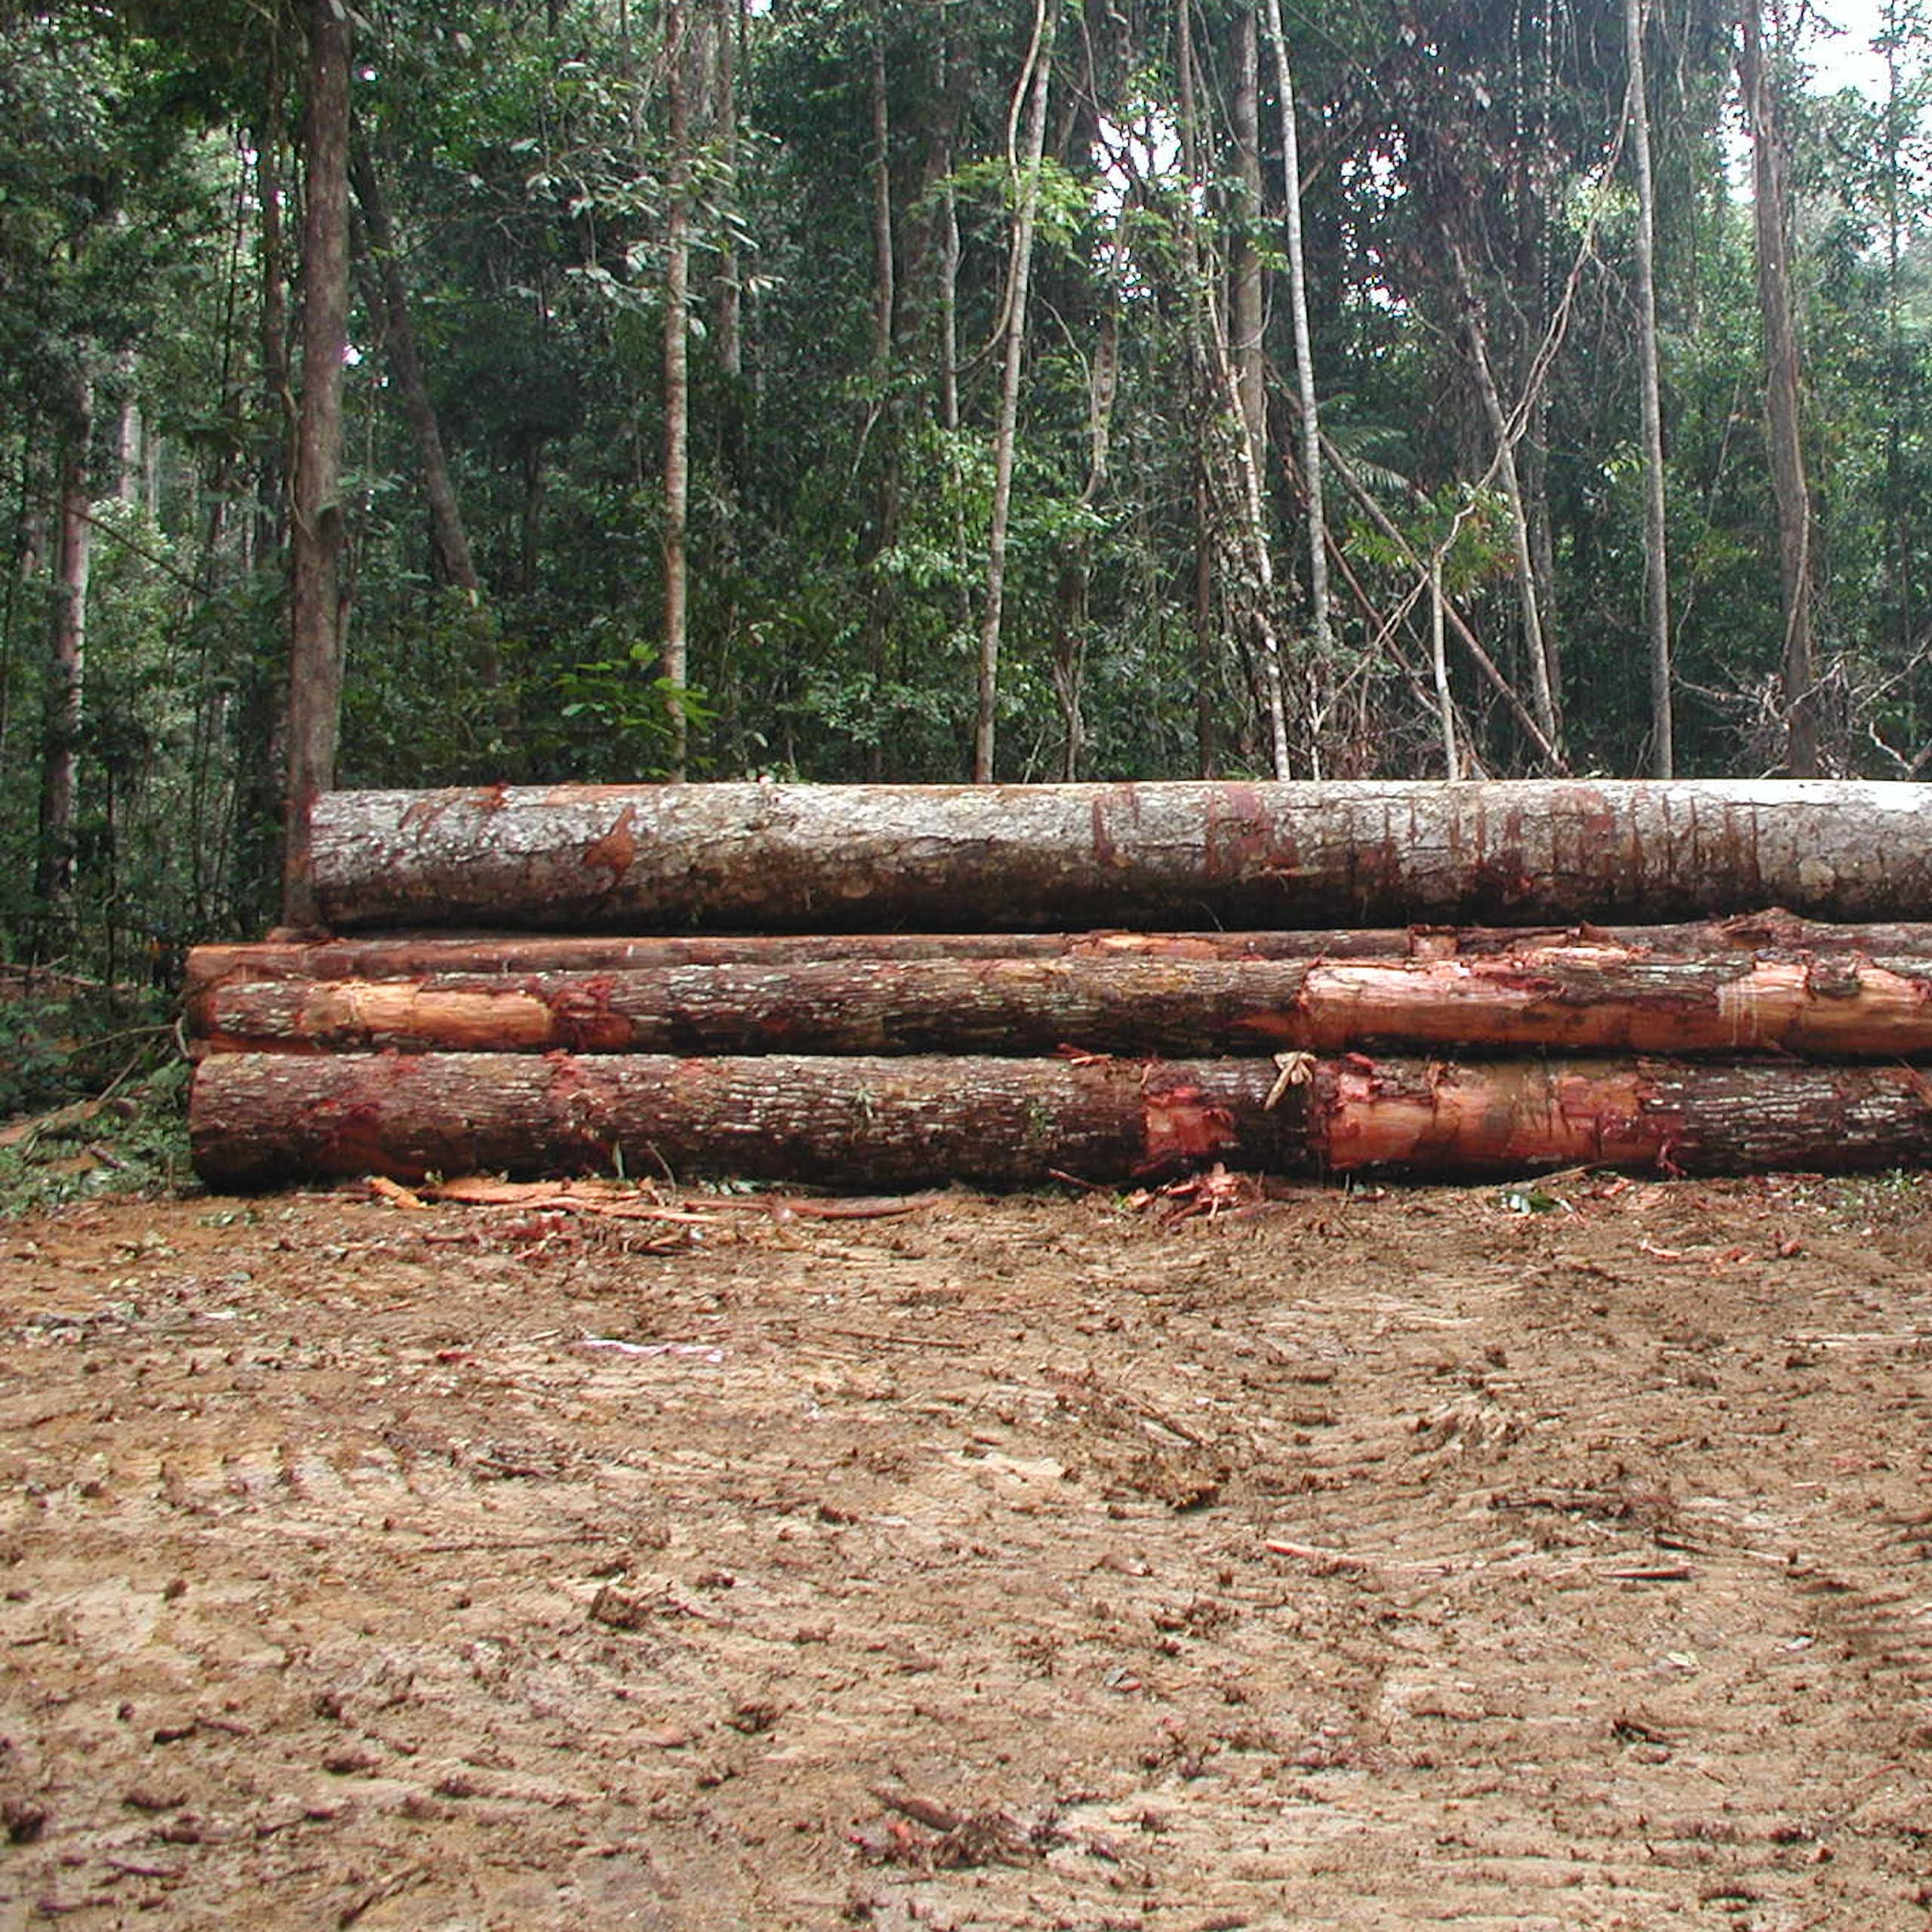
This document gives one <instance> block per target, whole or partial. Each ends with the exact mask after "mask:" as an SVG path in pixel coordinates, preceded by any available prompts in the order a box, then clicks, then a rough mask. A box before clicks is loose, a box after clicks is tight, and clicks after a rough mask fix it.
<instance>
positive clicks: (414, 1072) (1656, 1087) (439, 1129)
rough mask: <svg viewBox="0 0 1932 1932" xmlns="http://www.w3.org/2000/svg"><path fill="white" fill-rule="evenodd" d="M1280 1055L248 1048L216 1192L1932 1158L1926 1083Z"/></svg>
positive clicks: (213, 1085) (1903, 1076) (209, 1084)
mask: <svg viewBox="0 0 1932 1932" xmlns="http://www.w3.org/2000/svg"><path fill="white" fill-rule="evenodd" d="M1305 1071H1306V1073H1307V1075H1308V1078H1307V1079H1306V1082H1305V1084H1302V1085H1300V1086H1295V1087H1291V1088H1287V1090H1286V1091H1285V1092H1284V1094H1283V1095H1282V1097H1281V1100H1280V1101H1279V1103H1278V1105H1277V1106H1276V1107H1275V1108H1274V1109H1272V1110H1270V1109H1269V1107H1268V1106H1267V1104H1266V1103H1267V1100H1268V1097H1269V1094H1270V1092H1271V1091H1272V1089H1273V1088H1274V1085H1275V1067H1274V1066H1273V1064H1272V1063H1271V1062H1269V1061H1267V1060H1205V1061H1192V1062H1175V1063H1144V1062H1140V1061H1134V1060H1095V1061H1092V1062H1089V1063H1079V1064H1074V1063H1068V1062H1066V1061H1059V1060H995V1059H988V1058H982V1057H946V1058H934V1057H907V1058H902V1059H883V1058H879V1057H869V1056H868V1057H851V1058H841V1059H832V1058H823V1057H803V1056H797V1055H783V1056H771V1057H763V1058H755V1059H745V1058H739V1057H723V1058H715V1059H706V1060H693V1059H682V1060H680V1059H673V1058H670V1057H664V1056H656V1055H618V1056H613V1057H608V1058H603V1059H597V1058H590V1057H580V1056H572V1055H568V1054H546V1055H541V1056H539V1055H515V1054H426V1055H420V1056H408V1055H398V1054H330V1055H319V1056H313V1057H295V1056H290V1055H286V1054H220V1055H217V1056H214V1057H211V1058H210V1059H208V1060H205V1061H203V1062H202V1065H201V1066H200V1067H199V1068H198V1069H197V1071H196V1074H195V1087H194V1091H193V1097H192V1105H191V1109H190V1130H191V1134H192V1140H193V1145H194V1151H195V1163H196V1165H197V1168H198V1171H200V1173H201V1174H202V1177H203V1178H204V1179H205V1180H207V1181H208V1183H209V1184H210V1185H211V1186H217V1187H246V1186H264V1185H268V1184H270V1183H275V1182H278V1181H285V1180H297V1179H304V1178H313V1177H325V1176H331V1175H344V1174H386V1175H388V1176H389V1177H392V1178H394V1179H397V1180H418V1179H420V1178H421V1177H423V1175H425V1174H429V1173H432V1172H434V1173H441V1174H463V1173H469V1172H474V1171H485V1172H502V1173H507V1174H560V1173H571V1172H595V1171H604V1172H609V1171H611V1170H612V1169H613V1168H619V1167H620V1168H622V1170H623V1171H624V1172H626V1173H627V1174H643V1173H652V1172H660V1171H669V1173H671V1174H675V1176H677V1177H678V1178H679V1179H680V1180H682V1179H685V1178H688V1177H695V1176H697V1175H701V1174H738V1175H747V1176H754V1177H783V1178H789V1179H792V1180H801V1181H802V1180H816V1181H820V1182H825V1183H831V1184H833V1185H836V1186H848V1187H861V1188H863V1187H875V1186H899V1185H903V1184H906V1183H915V1182H930V1181H943V1180H950V1179H954V1178H958V1179H961V1180H976V1181H980V1182H987V1183H995V1184H1000V1185H1026V1184H1029V1183H1037V1182H1039V1181H1041V1180H1045V1179H1046V1178H1048V1177H1049V1176H1050V1175H1051V1174H1055V1173H1064V1174H1074V1175H1077V1176H1079V1177H1082V1178H1084V1179H1086V1180H1091V1181H1095V1182H1102V1183H1128V1182H1131V1181H1137V1180H1146V1179H1148V1178H1151V1177H1158V1176H1161V1175H1163V1174H1168V1173H1171V1172H1173V1171H1177V1170H1178V1169H1181V1168H1186V1167H1189V1166H1192V1165H1195V1164H1198V1163H1200V1162H1201V1161H1204V1160H1220V1161H1225V1162H1226V1164H1228V1165H1229V1166H1230V1167H1238V1168H1254V1169H1260V1170H1265V1171H1275V1172H1315V1173H1340V1172H1346V1171H1358V1170H1361V1169H1374V1170H1377V1171H1389V1172H1393V1173H1405V1174H1435V1175H1444V1176H1451V1177H1477V1176H1482V1175H1490V1174H1510V1173H1521V1172H1524V1171H1534V1170H1536V1169H1537V1168H1555V1167H1569V1166H1572V1165H1576V1164H1580V1163H1588V1164H1601V1165H1604V1166H1606V1167H1615V1168H1624V1169H1629V1170H1632V1171H1652V1172H1657V1171H1661V1172H1666V1173H1675V1172H1682V1173H1711V1174H1721V1173H1745V1172H1752V1171H1762V1170H1765V1169H1772V1168H1804V1169H1814V1170H1823V1171H1858V1170H1866V1169H1873V1168H1893V1167H1904V1166H1920V1165H1923V1164H1925V1162H1926V1161H1927V1158H1928V1156H1932V1083H1928V1082H1927V1081H1926V1080H1925V1079H1924V1076H1923V1075H1920V1074H1918V1073H1917V1072H1915V1071H1913V1070H1912V1069H1909V1068H1899V1067H1891V1066H1882V1067H1881V1066H1835V1067H1833V1066H1804V1065H1796V1066H1793V1065H1789V1064H1785V1063H1774V1062H1745V1063H1730V1062H1719V1063H1697V1062H1693V1061H1659V1060H1572V1061H1557V1062H1551V1063H1541V1062H1537V1061H1534V1060H1507V1061H1497V1062H1492V1063H1462V1064H1457V1063H1441V1062H1436V1061H1429V1060H1371V1059H1370V1058H1367V1057H1365V1056H1362V1055H1358V1054H1349V1055H1345V1056H1342V1057H1338V1058H1334V1059H1329V1060H1318V1061H1315V1063H1312V1065H1311V1066H1309V1067H1308V1068H1307V1069H1305Z"/></svg>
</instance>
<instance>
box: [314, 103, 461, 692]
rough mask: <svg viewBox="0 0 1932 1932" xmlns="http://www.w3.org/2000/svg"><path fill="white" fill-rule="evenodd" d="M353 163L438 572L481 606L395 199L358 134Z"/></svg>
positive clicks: (386, 339)
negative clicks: (406, 272)
mask: <svg viewBox="0 0 1932 1932" xmlns="http://www.w3.org/2000/svg"><path fill="white" fill-rule="evenodd" d="M349 179H350V180H351V181H352V183H354V186H355V198H356V201H357V202H358V204H359V205H360V206H361V210H362V220H363V223H364V225H365V228H366V229H367V231H368V238H369V252H370V254H371V256H372V257H374V266H375V270H376V278H377V290H378V291H379V294H380V299H381V307H382V315H383V331H384V333H383V346H384V347H385V348H386V349H387V350H388V352H389V374H391V376H392V377H393V378H394V379H395V395H396V402H397V405H398V408H400V409H401V411H402V416H403V420H405V422H406V423H408V425H409V431H410V434H411V436H412V437H413V438H414V440H415V443H416V454H417V461H418V462H420V463H421V465H422V466H423V495H424V497H425V498H426V500H427V501H428V503H429V543H430V548H431V549H432V552H434V554H435V560H436V571H437V574H438V577H440V578H441V580H442V581H443V582H444V583H447V584H449V585H451V586H453V587H454V589H457V590H459V591H460V592H463V595H465V596H466V598H469V601H471V602H472V604H474V603H476V602H478V601H480V599H481V595H482V586H481V582H480V581H479V580H478V577H477V574H476V565H475V560H474V558H472V555H471V554H470V549H469V532H468V531H467V530H466V529H465V528H464V527H463V510H462V507H461V506H460V504H459V503H458V502H457V494H456V483H455V480H454V478H452V477H451V475H450V465H449V457H448V454H446V452H445V449H444V447H443V432H442V428H441V425H440V424H439V423H438V422H437V420H436V409H435V404H434V403H433V402H432V401H431V400H430V397H429V384H428V383H427V382H426V381H425V380H424V379H423V358H422V356H421V355H420V353H419V352H418V351H417V346H416V327H415V325H414V322H413V321H411V318H410V312H409V292H408V289H407V288H405V287H404V285H403V279H402V265H401V260H400V258H399V257H398V254H397V250H396V238H395V224H394V223H392V221H391V220H389V203H388V202H387V200H386V198H385V197H384V195H383V189H382V183H381V181H380V179H379V178H378V177H377V174H376V170H375V167H374V164H373V162H371V160H370V158H369V152H368V149H367V148H365V146H363V145H362V143H361V141H359V140H356V141H352V143H351V144H350V147H349ZM495 656H496V654H495V652H494V650H493V651H491V652H490V654H489V657H488V662H486V663H485V664H484V665H483V666H482V667H481V668H482V669H483V672H484V681H485V684H486V685H488V686H489V687H490V688H492V689H494V688H495V685H496V683H497V678H496V675H495V674H496V669H497V666H496V663H495Z"/></svg>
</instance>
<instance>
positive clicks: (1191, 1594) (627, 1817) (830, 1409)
mask: <svg viewBox="0 0 1932 1932" xmlns="http://www.w3.org/2000/svg"><path fill="white" fill-rule="evenodd" d="M1549 1196H1550V1197H1552V1198H1554V1199H1555V1203H1556V1204H1554V1205H1551V1204H1549V1201H1548V1199H1547V1198H1527V1197H1520V1196H1519V1197H1518V1198H1515V1200H1513V1201H1512V1200H1511V1199H1509V1198H1507V1196H1506V1193H1505V1192H1503V1191H1500V1190H1498V1189H1494V1188H1484V1189H1472V1190H1467V1191H1462V1192H1450V1191H1446V1190H1444V1191H1416V1192H1388V1193H1386V1194H1380V1193H1377V1192H1374V1191H1373V1190H1371V1191H1367V1192H1355V1193H1353V1194H1345V1193H1342V1192H1332V1191H1324V1190H1318V1189H1306V1190H1302V1191H1300V1192H1295V1193H1294V1194H1292V1195H1290V1196H1288V1197H1287V1198H1285V1199H1281V1200H1278V1201H1272V1202H1271V1203H1269V1204H1268V1205H1267V1206H1266V1207H1265V1208H1264V1209H1263V1210H1261V1211H1257V1212H1250V1213H1247V1214H1238V1215H1232V1216H1223V1217H1219V1218H1217V1219H1215V1220H1189V1221H1186V1222H1183V1223H1180V1224H1179V1225H1176V1226H1162V1225H1161V1224H1160V1223H1159V1222H1158V1220H1157V1219H1156V1218H1155V1217H1154V1216H1153V1215H1152V1214H1128V1213H1126V1212H1124V1211H1122V1209H1121V1206H1120V1205H1119V1204H1118V1203H1117V1202H1116V1201H1113V1200H1112V1199H1111V1198H1106V1197H1099V1196H1096V1197H1093V1198H1055V1199H1048V1198H1017V1199H1009V1200H1002V1201H988V1200H984V1199H981V1198H975V1197H971V1196H968V1195H951V1196H947V1197H945V1198H943V1199H941V1200H940V1201H937V1203H936V1204H932V1205H930V1206H928V1207H924V1208H922V1209H921V1210H920V1211H917V1212H915V1213H913V1214H909V1215H906V1216H905V1217H902V1218H899V1219H894V1220H854V1221H830V1220H814V1219H813V1218H811V1217H808V1216H805V1215H796V1216H792V1217H785V1216H782V1215H781V1216H777V1217H774V1216H773V1215H771V1214H765V1213H760V1212H746V1211H740V1210H731V1211H721V1214H720V1215H719V1217H718V1220H716V1221H715V1223H710V1224H703V1225H694V1226H679V1225H678V1224H648V1223H643V1224H638V1223H618V1222H613V1221H609V1220H592V1219H585V1218H580V1217H570V1216H566V1215H563V1214H558V1213H553V1212H549V1211H541V1210H529V1209H523V1208H496V1209H488V1210H485V1209H478V1208H473V1207H472V1208H464V1207H437V1208H435V1209H433V1210H431V1211H427V1212H413V1211H405V1210H403V1209H400V1208H398V1207H395V1206H393V1205H389V1204H384V1203H383V1202H380V1201H374V1200H371V1199H369V1198H366V1197H360V1196H357V1195H348V1194H344V1195H324V1196H304V1197H291V1196H280V1197H273V1198H266V1199H263V1200H260V1201H253V1202H249V1201H232V1200H223V1199H210V1198H200V1199H192V1200H187V1201H179V1202H174V1203H168V1204H161V1205H149V1204H138V1203H119V1204H97V1205H94V1206H91V1207H82V1208H75V1209H71V1210H68V1211H63V1212H61V1213H59V1214H54V1215H50V1216H47V1217H41V1218H38V1219H35V1220H26V1221H14V1222H11V1223H6V1224H5V1225H0V1454H4V1457H5V1475H6V1487H5V1503H4V1508H5V1524H4V1528H3V1529H0V1561H4V1568H0V1587H4V1592H5V1600H4V1602H0V1657H4V1660H5V1675H4V1678H0V1734H3V1735H4V1740H5V1742H4V1748H3V1749H0V1780H3V1782H0V1801H4V1807H5V1809H4V1822H5V1828H6V1835H7V1837H8V1839H9V1840H11V1842H10V1843H8V1844H6V1845H5V1847H0V1927H7V1928H11V1927H30V1926H35V1925H38V1924H42V1923H43V1922H46V1923H52V1922H56V1921H57V1922H60V1923H61V1924H66V1925H71V1926H73V1927H77V1928H92V1927H106V1926H110V1925H112V1926H120V1925H127V1926H182V1927H190V1926H192V1927H229V1926H273V1927H280V1926H287V1927H349V1926H351V1925H354V1926H358V1927H365V1928H375V1927H415V1928H428V1927H438V1928H440V1927H449V1928H456V1927H464V1928H468V1927H518V1928H528V1927H597V1928H601V1927H620V1926H623V1927H651V1928H672V1927H676V1928H699V1927H706V1928H709V1927H758V1928H761V1932H762V1928H781V1927H834V1926H837V1925H839V1924H860V1925H866V1924H870V1925H872V1926H875V1927H907V1926H910V1925H913V1924H918V1925H922V1926H931V1927H958V1928H961V1932H964V1928H968V1927H972V1928H982V1927H983V1928H993V1927H1029V1928H1032V1927H1069V1928H1101V1927H1121V1928H1129V1927H1131V1928H1135V1932H1140V1928H1147V1929H1148V1932H1169V1928H1172V1932H1209V1928H1233V1927H1246V1926H1254V1927H1296V1928H1306V1927H1348V1928H1352V1929H1353V1928H1367V1927H1395V1926H1414V1925H1435V1924H1452V1923H1453V1924H1457V1925H1461V1926H1465V1927H1511V1928H1530V1927H1563V1928H1571V1927H1644V1928H1648V1927H1703V1926H1709V1927H1729V1928H1732V1932H1746V1928H1758V1932H1785V1928H1796V1927H1845V1928H1857V1932H1886V1928H1891V1927H1909V1928H1913V1932H1918V1928H1924V1927H1932V1779H1928V1773H1932V1495H1929V1494H1928V1491H1927V1480H1926V1479H1927V1472H1928V1469H1932V1432H1928V1420H1932V1188H1928V1187H1922V1186H1918V1185H1915V1184H1913V1183H1909V1182H1901V1181H1897V1180H1893V1181H1890V1182H1868V1183H1854V1182H1822V1181H1816V1180H1810V1181H1803V1180H1788V1179H1787V1180H1774V1181H1767V1182H1761V1183H1739V1184H1736V1185H1727V1186H1692V1185H1689V1184H1686V1183H1675V1184H1663V1183H1659V1184H1636V1185H1631V1184H1628V1183H1604V1182H1602V1181H1601V1180H1590V1179H1583V1178H1580V1179H1573V1180H1570V1181H1568V1182H1566V1183H1559V1184H1558V1185H1556V1186H1554V1187H1553V1188H1552V1189H1550V1190H1549ZM1524 1207H1540V1208H1542V1209H1543V1211H1537V1212H1520V1211H1512V1210H1517V1209H1521V1208H1524ZM667 1237H668V1238H669V1239H671V1240H672V1241H674V1242H675V1247H674V1248H673V1250H672V1251H669V1252H653V1251H651V1248H650V1246H649V1244H650V1243H651V1242H653V1241H663V1240H664V1239H666V1238H667Z"/></svg>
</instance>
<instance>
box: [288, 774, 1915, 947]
mask: <svg viewBox="0 0 1932 1932" xmlns="http://www.w3.org/2000/svg"><path fill="white" fill-rule="evenodd" d="M312 822H313V828H314V850H315V891H316V897H317V900H318V905H319V906H320V909H321V918H322V919H323V920H324V921H325V923H326V924H328V926H329V927H331V928H333V929H334V930H336V931H345V932H346V931H365V930H368V929H370V928H391V927H412V926H422V925H441V926H466V927H481V928H494V927H503V926H509V927H515V928H536V929H540V930H546V931H553V932H649V931H677V930H680V929H684V930H705V929H709V930H712V931H739V932H821V933H832V932H839V931H896V930H908V931H934V932H958V931H975V930H977V931H1007V930H1031V929H1038V928H1068V927H1070V926H1137V927H1143V928H1154V927H1165V928H1188V927H1195V926H1200V927H1223V928H1243V927H1244V928H1263V929H1281V928H1305V927H1324V926H1360V925H1391V924H1393V925H1404V924H1411V923H1412V922H1414V921H1418V920H1420V921H1441V922H1448V923H1454V924H1463V923H1467V922H1471V921H1497V922H1502V923H1512V924H1521V923H1524V922H1528V921H1549V920H1562V921H1576V920H1589V921H1612V920H1621V921H1634V920H1643V921H1657V920H1672V919H1684V918H1699V917H1703V916H1706V915H1716V916H1724V915H1730V914H1734V913H1740V912H1749V911H1752V910H1753V909H1757V908H1759V907H1763V906H1785V907H1788V908H1789V909H1791V910H1792V911H1793V912H1798V913H1801V914H1805V915H1809V916H1810V917H1813V918H1820V919H1894V920H1897V919H1912V920H1916V919H1932V787H1928V786H1920V785H1910V784H1900V783H1860V782H1853V781H1838V780H1798V781H1791V780H1786V781H1777V780H1763V781H1746V780H1686V781H1681V782H1675V783H1669V782H1663V781H1649V780H1590V781H1580V780H1579V781H1571V780H1561V781H1556V780H1508V781H1498V782H1494V783H1491V782H1482V783H1461V784H1447V783H1440V782H1438V781H1434V780H1416V781H1407V782H1400V781H1381V780H1375V781H1369V780H1364V781H1360V782H1352V783H1351V782H1343V783H1238V782H1234V781H1209V780H1201V781H1197V782H1177V783H1148V784H1115V785H1040V786H846V785H827V786H811V785H760V784H718V785H659V786H582V785H566V786H528V787H512V786H493V787H488V788H483V789H463V790H448V791H438V792H337V793H333V794H330V795H325V796H324V797H323V798H321V799H319V800H318V801H317V803H316V805H315V811H314V814H313V821H312Z"/></svg>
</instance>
